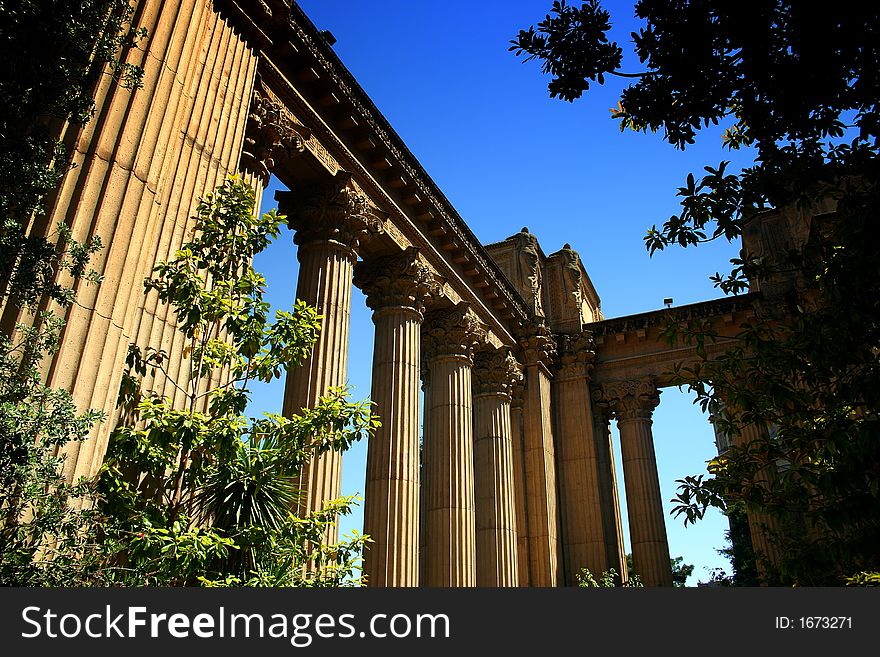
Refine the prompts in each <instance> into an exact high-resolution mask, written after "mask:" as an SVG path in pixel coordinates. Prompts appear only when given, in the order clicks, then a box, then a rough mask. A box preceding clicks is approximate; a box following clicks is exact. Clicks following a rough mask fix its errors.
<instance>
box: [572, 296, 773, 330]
mask: <svg viewBox="0 0 880 657" xmlns="http://www.w3.org/2000/svg"><path fill="white" fill-rule="evenodd" d="M760 299H761V295H760V293H758V292H752V293H749V294H741V295H739V296H735V297H728V298H724V299H714V300H712V301H703V302H701V303H694V304H690V305H687V306H679V307H677V308H668V309H667V308H663V309H661V310H653V311H651V312H647V313H641V314H638V315H628V316H626V317H619V318H616V319H606V320H603V321H601V322H593V323H591V324H587V327H588V328H589V329H590V331H592V333H593V337H596V338H599V337H604V336H609V335H617V334H621V333H630V332H635V331H638V330H645V329H649V328H652V327H658V326H665V325H666V323H667V322H669V321H673V322H688V321H691V320H695V319H711V318H713V317H719V316H721V317H723V316H726V315H730V316H732V315H733V313H735V312H742V311H750V310H751V311H754V310H755V304H756V302H758V301H759V300H760Z"/></svg>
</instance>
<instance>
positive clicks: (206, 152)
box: [0, 0, 258, 481]
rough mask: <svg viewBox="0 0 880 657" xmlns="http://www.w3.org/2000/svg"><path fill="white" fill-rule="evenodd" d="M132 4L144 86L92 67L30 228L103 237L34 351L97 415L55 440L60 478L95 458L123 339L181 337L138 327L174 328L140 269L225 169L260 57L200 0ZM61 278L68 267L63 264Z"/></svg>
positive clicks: (127, 53)
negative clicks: (81, 120)
mask: <svg viewBox="0 0 880 657" xmlns="http://www.w3.org/2000/svg"><path fill="white" fill-rule="evenodd" d="M136 4H137V6H136V10H135V15H134V17H133V22H132V24H133V25H134V26H136V27H143V28H146V30H147V33H148V36H147V37H146V38H145V39H143V40H142V41H141V42H140V43H139V44H138V47H136V48H128V49H125V50H124V52H123V53H122V56H123V59H124V61H125V62H127V63H130V64H134V65H138V66H142V67H143V69H144V77H143V86H142V87H141V88H140V89H137V90H131V89H126V88H123V87H122V86H121V85H120V84H119V81H118V80H117V79H116V78H115V77H114V76H110V75H104V76H103V77H102V79H101V80H100V81H99V82H98V84H97V85H96V88H95V90H94V91H95V93H94V100H95V112H94V117H93V118H92V120H91V121H89V122H88V123H87V124H86V125H85V126H83V127H81V126H79V125H78V124H74V123H71V124H67V125H66V126H65V127H64V128H63V131H62V134H61V135H60V138H61V140H62V141H64V142H66V143H68V144H69V146H70V155H71V159H72V162H73V164H74V166H73V167H72V168H71V169H70V170H69V171H68V172H67V173H66V174H65V176H64V178H63V179H62V181H61V184H60V185H59V187H58V189H57V191H56V193H55V195H54V196H53V197H52V201H51V203H52V205H51V207H50V208H48V211H47V213H46V214H45V215H43V216H40V217H36V218H35V220H34V224H33V225H32V226H31V227H30V228H29V231H30V232H32V234H34V235H48V234H52V233H55V232H56V231H55V226H56V225H57V224H58V223H59V222H64V223H65V224H67V225H68V226H69V227H70V230H71V233H72V237H73V239H76V240H78V241H80V242H87V241H88V240H89V239H90V238H92V237H98V238H100V239H101V242H102V244H103V245H104V246H103V248H102V249H101V250H100V251H99V252H98V253H96V254H94V255H93V256H92V258H91V259H90V261H89V267H90V268H93V269H95V271H97V272H98V273H99V274H100V275H101V279H102V280H101V282H100V284H98V285H79V286H77V302H76V304H73V305H71V306H69V307H68V308H65V309H59V308H55V310H56V311H57V312H58V313H59V316H60V317H62V318H63V319H64V320H65V322H66V324H65V327H64V329H63V332H62V335H61V341H60V344H59V349H58V351H57V352H56V353H55V354H54V355H53V356H52V357H50V358H47V359H46V360H45V361H44V366H45V370H44V374H45V377H46V379H45V380H46V385H47V386H49V387H52V388H59V389H65V390H67V391H69V392H70V394H71V397H72V399H73V402H74V403H75V404H76V406H77V408H78V409H79V410H80V411H82V410H85V409H89V408H93V409H97V410H101V411H103V412H104V413H105V414H106V416H107V420H106V421H105V422H101V423H98V424H97V425H96V426H95V427H94V428H93V429H92V431H91V432H90V434H89V438H88V440H85V441H82V442H79V441H74V442H71V443H68V444H67V445H65V446H64V447H63V448H62V451H63V452H64V454H65V455H66V462H65V464H64V474H65V476H66V478H67V479H68V480H70V481H73V480H76V479H78V478H80V477H93V476H94V475H95V474H96V473H97V472H98V470H99V469H100V467H101V464H102V462H103V460H104V455H105V453H106V449H107V441H108V439H109V436H110V433H111V432H112V431H113V429H114V427H115V424H116V422H115V417H116V416H115V414H116V408H117V397H118V393H119V385H120V380H121V378H122V374H123V372H124V370H125V358H126V354H127V353H128V347H129V345H130V344H131V343H132V342H136V343H137V344H138V345H139V346H141V347H146V346H148V345H152V346H155V347H161V348H163V349H164V350H165V351H166V352H167V353H168V354H169V356H170V357H171V359H173V358H174V356H175V355H176V354H175V352H174V347H175V346H176V345H179V344H181V342H180V340H179V339H178V341H177V343H174V344H172V340H171V339H170V338H169V339H167V340H165V341H164V342H161V343H160V342H158V341H156V340H150V341H146V340H144V339H143V337H144V335H143V334H144V331H143V327H144V326H151V325H155V328H154V329H153V330H152V333H153V336H154V337H155V336H159V337H161V336H162V335H163V333H167V334H168V335H169V336H172V335H174V334H175V333H176V330H175V328H174V324H175V321H174V318H173V316H168V317H167V318H164V317H163V318H161V319H158V320H155V321H154V319H155V318H154V317H153V315H151V314H150V312H151V311H150V309H149V308H148V307H146V306H148V305H149V302H148V301H147V300H145V296H144V287H143V281H144V278H145V277H147V276H148V275H149V274H150V271H151V269H152V267H153V265H154V264H155V263H156V262H157V261H159V260H165V259H168V258H169V257H172V256H173V254H174V252H175V251H176V250H177V249H178V248H180V244H181V243H182V242H183V241H184V239H185V236H186V235H187V232H188V231H189V230H190V229H191V227H192V223H193V222H192V220H191V217H192V214H193V209H194V207H195V205H196V200H197V199H198V198H199V197H200V196H202V195H204V194H205V193H206V192H210V191H213V189H214V188H215V187H216V186H217V185H218V184H220V183H222V182H223V180H224V179H225V178H226V176H228V175H230V174H233V173H235V172H236V170H237V164H238V158H239V153H240V151H241V147H242V142H243V139H244V132H245V122H246V115H247V107H248V99H249V98H250V95H251V91H252V88H253V83H254V76H255V74H256V68H257V57H258V54H257V53H256V52H255V51H254V50H253V48H252V46H251V45H249V44H248V43H246V42H245V41H244V40H243V39H242V38H241V37H240V35H239V34H238V32H237V31H236V30H235V28H234V27H233V26H232V25H231V24H229V23H228V22H227V20H226V19H224V18H223V17H221V16H220V15H218V14H217V13H216V11H215V10H214V7H213V4H212V3H211V2H208V1H207V0H181V1H180V2H177V3H174V4H170V3H165V2H161V1H160V0H142V1H140V2H138V3H136ZM59 282H60V283H61V284H64V285H66V284H69V283H70V282H71V281H70V279H69V276H68V275H67V274H66V273H65V272H60V273H59ZM153 305H155V303H154V304H153ZM3 315H4V316H3V318H2V319H0V322H2V323H4V325H7V326H11V325H14V324H9V322H13V323H14V322H15V321H18V319H19V318H18V311H17V309H16V308H14V307H13V306H12V305H10V306H8V307H6V308H5V310H4V311H3ZM178 353H179V352H178ZM178 360H179V361H185V359H183V358H182V357H181V358H179V359H178ZM169 362H171V360H170V359H169ZM184 371H185V369H184ZM159 392H163V391H161V390H160V391H159Z"/></svg>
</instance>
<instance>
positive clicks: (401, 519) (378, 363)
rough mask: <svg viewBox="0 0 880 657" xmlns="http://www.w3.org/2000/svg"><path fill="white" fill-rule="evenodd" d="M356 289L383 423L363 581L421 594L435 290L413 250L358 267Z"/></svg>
mask: <svg viewBox="0 0 880 657" xmlns="http://www.w3.org/2000/svg"><path fill="white" fill-rule="evenodd" d="M354 282H355V285H357V286H358V287H360V288H361V289H362V290H363V291H364V293H365V294H366V295H367V305H368V306H369V307H370V308H372V309H373V322H374V324H375V325H376V336H375V347H374V350H373V385H372V390H371V394H370V396H371V398H372V400H373V402H374V403H375V409H374V410H375V412H376V413H377V414H378V416H379V419H380V421H381V423H382V425H381V426H380V427H379V428H378V429H377V430H376V433H375V435H374V436H373V437H372V439H371V440H370V443H369V445H368V447H367V476H366V484H365V486H366V488H365V500H364V533H365V534H367V535H368V536H370V538H371V539H372V541H373V542H372V543H371V544H370V545H369V548H368V549H367V551H366V552H365V554H364V574H365V575H366V578H367V585H368V586H417V585H418V575H419V368H420V362H421V335H420V327H421V324H422V319H423V318H424V315H423V313H424V310H425V301H426V299H427V298H428V296H429V295H430V294H431V292H432V291H434V292H436V290H437V284H436V282H435V278H434V275H433V274H432V273H431V270H430V269H429V268H428V267H427V266H426V265H425V264H424V263H422V262H421V261H420V260H419V257H418V249H416V248H412V247H411V248H409V249H407V250H406V251H405V252H403V253H401V254H398V255H393V256H387V257H383V258H377V259H375V260H371V261H369V262H362V263H359V264H358V265H357V266H356V267H355V278H354Z"/></svg>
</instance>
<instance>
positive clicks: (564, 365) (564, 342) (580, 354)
mask: <svg viewBox="0 0 880 657" xmlns="http://www.w3.org/2000/svg"><path fill="white" fill-rule="evenodd" d="M595 356H596V352H595V351H594V350H593V334H592V333H590V332H589V331H581V332H580V333H572V334H568V333H562V334H560V335H557V336H556V357H557V361H556V367H557V369H558V370H559V378H560V379H574V378H584V377H587V378H589V375H590V370H591V369H592V368H593V359H594V358H595Z"/></svg>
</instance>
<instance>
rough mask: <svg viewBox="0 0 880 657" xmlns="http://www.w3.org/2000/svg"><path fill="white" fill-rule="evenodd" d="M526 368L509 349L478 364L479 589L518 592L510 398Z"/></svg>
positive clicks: (484, 356) (476, 485)
mask: <svg viewBox="0 0 880 657" xmlns="http://www.w3.org/2000/svg"><path fill="white" fill-rule="evenodd" d="M520 380H522V366H521V365H520V364H519V363H517V362H516V359H515V358H514V357H513V355H512V354H511V353H510V351H509V350H507V349H505V350H503V351H500V352H481V353H478V354H477V355H476V357H475V360H474V427H475V435H474V489H475V498H476V528H477V586H518V585H519V564H518V561H517V550H516V548H517V533H516V507H515V502H514V469H513V441H512V437H511V429H510V392H511V388H512V387H513V385H514V384H515V383H517V382H518V381H520Z"/></svg>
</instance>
